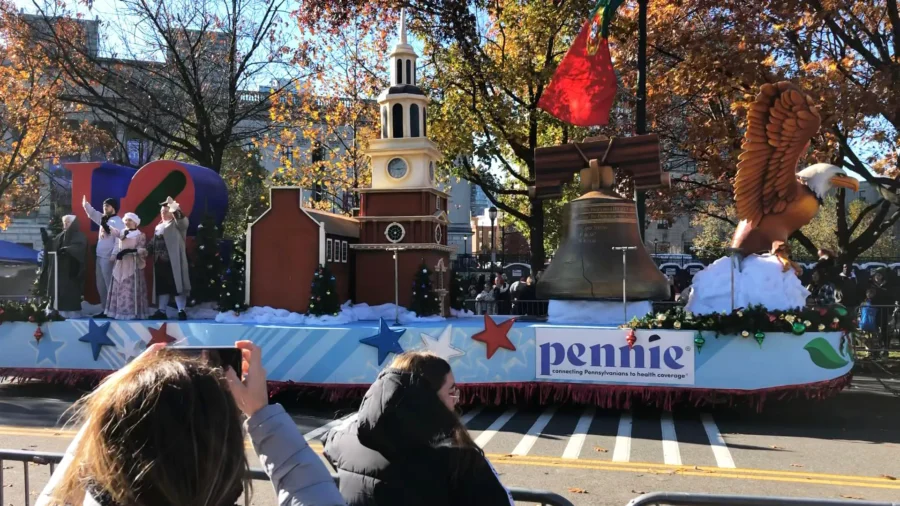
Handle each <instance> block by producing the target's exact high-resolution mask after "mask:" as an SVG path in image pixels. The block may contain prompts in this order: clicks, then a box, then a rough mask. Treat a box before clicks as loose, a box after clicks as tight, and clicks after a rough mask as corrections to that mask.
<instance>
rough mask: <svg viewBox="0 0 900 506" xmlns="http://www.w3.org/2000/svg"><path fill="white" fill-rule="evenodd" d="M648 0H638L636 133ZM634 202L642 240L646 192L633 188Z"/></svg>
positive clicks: (643, 110) (640, 127) (642, 106)
mask: <svg viewBox="0 0 900 506" xmlns="http://www.w3.org/2000/svg"><path fill="white" fill-rule="evenodd" d="M648 3H649V0H638V85H637V106H636V110H635V114H634V116H635V117H634V120H635V121H634V129H635V133H636V134H638V135H643V134H646V133H647V4H648ZM634 203H635V205H636V206H637V218H638V230H640V231H641V240H642V241H643V240H644V233H645V227H646V223H645V221H644V220H645V217H646V215H647V204H646V192H644V191H639V190H635V191H634Z"/></svg>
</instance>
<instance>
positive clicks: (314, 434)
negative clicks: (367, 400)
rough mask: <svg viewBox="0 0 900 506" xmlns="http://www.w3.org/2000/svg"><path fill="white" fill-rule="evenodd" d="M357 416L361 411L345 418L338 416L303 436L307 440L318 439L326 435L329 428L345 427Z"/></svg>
mask: <svg viewBox="0 0 900 506" xmlns="http://www.w3.org/2000/svg"><path fill="white" fill-rule="evenodd" d="M357 417H359V413H351V414H349V415H347V416H345V417H343V418H338V419H337V420H332V421H330V422H328V423H326V424H325V425H323V426H321V427H319V428H318V429H315V430H311V431H309V432H307V433H306V434H304V435H303V438H304V439H306V440H307V441H312V440H314V439H318V438H320V437H322V436H323V435H325V433H326V432H328V431H329V430H331V429H333V428H336V427H345V426H346V425H349V424H351V423H353V421H354V420H356V419H357Z"/></svg>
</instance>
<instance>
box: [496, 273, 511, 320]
mask: <svg viewBox="0 0 900 506" xmlns="http://www.w3.org/2000/svg"><path fill="white" fill-rule="evenodd" d="M494 300H495V301H496V304H495V305H494V307H495V314H509V300H510V299H509V283H507V282H506V275H505V274H497V276H496V277H495V278H494Z"/></svg>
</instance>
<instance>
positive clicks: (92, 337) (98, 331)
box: [78, 318, 116, 362]
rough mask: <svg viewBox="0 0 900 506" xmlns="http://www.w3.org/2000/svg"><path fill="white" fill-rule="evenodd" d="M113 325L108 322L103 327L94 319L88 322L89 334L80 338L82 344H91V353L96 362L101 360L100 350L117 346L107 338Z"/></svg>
mask: <svg viewBox="0 0 900 506" xmlns="http://www.w3.org/2000/svg"><path fill="white" fill-rule="evenodd" d="M111 323H112V322H106V323H104V324H103V325H97V323H96V322H95V321H94V319H93V318H92V319H91V320H90V321H88V333H87V334H85V335H83V336H81V337H79V338H78V340H79V341H81V342H82V343H91V351H92V352H93V353H94V362H96V361H97V359H98V358H100V350H101V349H103V347H104V346H115V345H116V343H114V342H112V340H111V339H110V338H109V337H107V336H106V333H107V332H108V331H109V326H110V324H111Z"/></svg>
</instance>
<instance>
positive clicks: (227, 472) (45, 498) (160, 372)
mask: <svg viewBox="0 0 900 506" xmlns="http://www.w3.org/2000/svg"><path fill="white" fill-rule="evenodd" d="M236 346H237V347H239V348H241V349H242V353H243V354H244V360H243V364H242V369H243V370H244V371H245V372H246V374H245V376H244V379H243V381H242V380H241V379H238V377H237V375H236V374H235V372H234V371H233V370H231V369H230V368H229V369H228V370H227V371H226V372H224V373H223V371H222V369H221V368H218V367H212V366H210V365H209V364H207V363H204V362H202V361H199V360H196V359H190V358H186V357H185V356H183V355H178V354H177V353H175V352H172V351H168V350H166V349H165V348H164V345H162V344H154V345H152V346H151V347H150V348H148V350H147V351H146V352H144V353H143V354H141V356H139V357H138V358H137V359H135V360H133V361H132V362H131V363H130V364H128V365H126V366H125V367H123V368H122V369H120V370H119V371H117V372H116V373H114V374H113V375H112V376H110V377H109V378H108V379H107V380H106V381H104V382H103V383H102V384H101V385H100V386H99V387H98V388H97V389H96V390H95V391H94V392H92V393H91V394H89V395H88V396H87V397H85V398H83V399H81V400H80V401H78V403H77V404H76V408H75V409H76V420H79V421H81V422H82V423H83V426H82V428H81V430H80V431H79V433H78V435H77V436H76V437H75V440H74V441H73V442H72V443H71V444H70V445H69V448H68V450H67V451H66V455H65V458H64V459H63V462H62V463H61V464H60V466H59V467H57V469H56V471H55V472H54V474H53V476H51V478H50V481H49V483H48V484H47V486H46V487H45V488H44V490H43V492H42V493H41V495H40V497H39V498H38V500H37V502H36V504H37V506H50V505H54V506H55V505H85V506H87V505H90V506H108V505H116V506H152V505H162V504H169V505H176V504H177V505H197V506H232V505H235V504H238V498H239V497H240V496H241V495H242V494H246V495H249V494H250V492H251V490H250V486H249V485H250V481H249V476H248V474H247V473H248V471H249V465H248V463H247V456H246V452H245V449H244V434H243V430H242V426H241V425H242V424H241V411H243V412H244V413H245V414H246V415H247V416H248V417H249V419H248V420H247V423H246V429H247V432H248V434H249V435H250V440H251V441H252V443H253V445H254V449H255V450H256V453H257V454H258V455H259V457H260V460H261V462H262V463H263V466H264V468H265V470H266V473H267V474H268V475H269V476H270V478H271V479H272V484H273V486H274V487H275V489H276V492H277V494H278V497H279V499H280V500H281V504H308V505H316V506H338V505H344V504H346V503H345V502H344V500H343V498H341V495H340V492H339V491H338V489H337V487H336V486H335V484H334V481H333V480H332V479H331V475H330V474H329V472H328V470H327V469H326V468H325V466H324V464H323V463H322V461H321V460H320V459H319V457H318V456H317V455H316V454H315V453H314V452H313V450H312V449H311V448H310V447H309V446H308V445H307V443H306V441H305V439H304V438H303V435H302V434H301V433H300V432H299V430H298V429H297V426H296V424H295V423H294V422H293V420H292V419H291V418H290V416H289V415H287V413H285V411H284V409H283V408H282V407H281V406H279V405H277V404H273V405H271V406H270V405H268V395H267V392H266V377H265V370H264V369H263V367H262V359H261V354H260V349H259V348H258V347H256V346H255V345H253V343H251V342H249V341H240V342H238V343H236ZM229 390H230V393H229ZM248 504H249V501H248Z"/></svg>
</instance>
